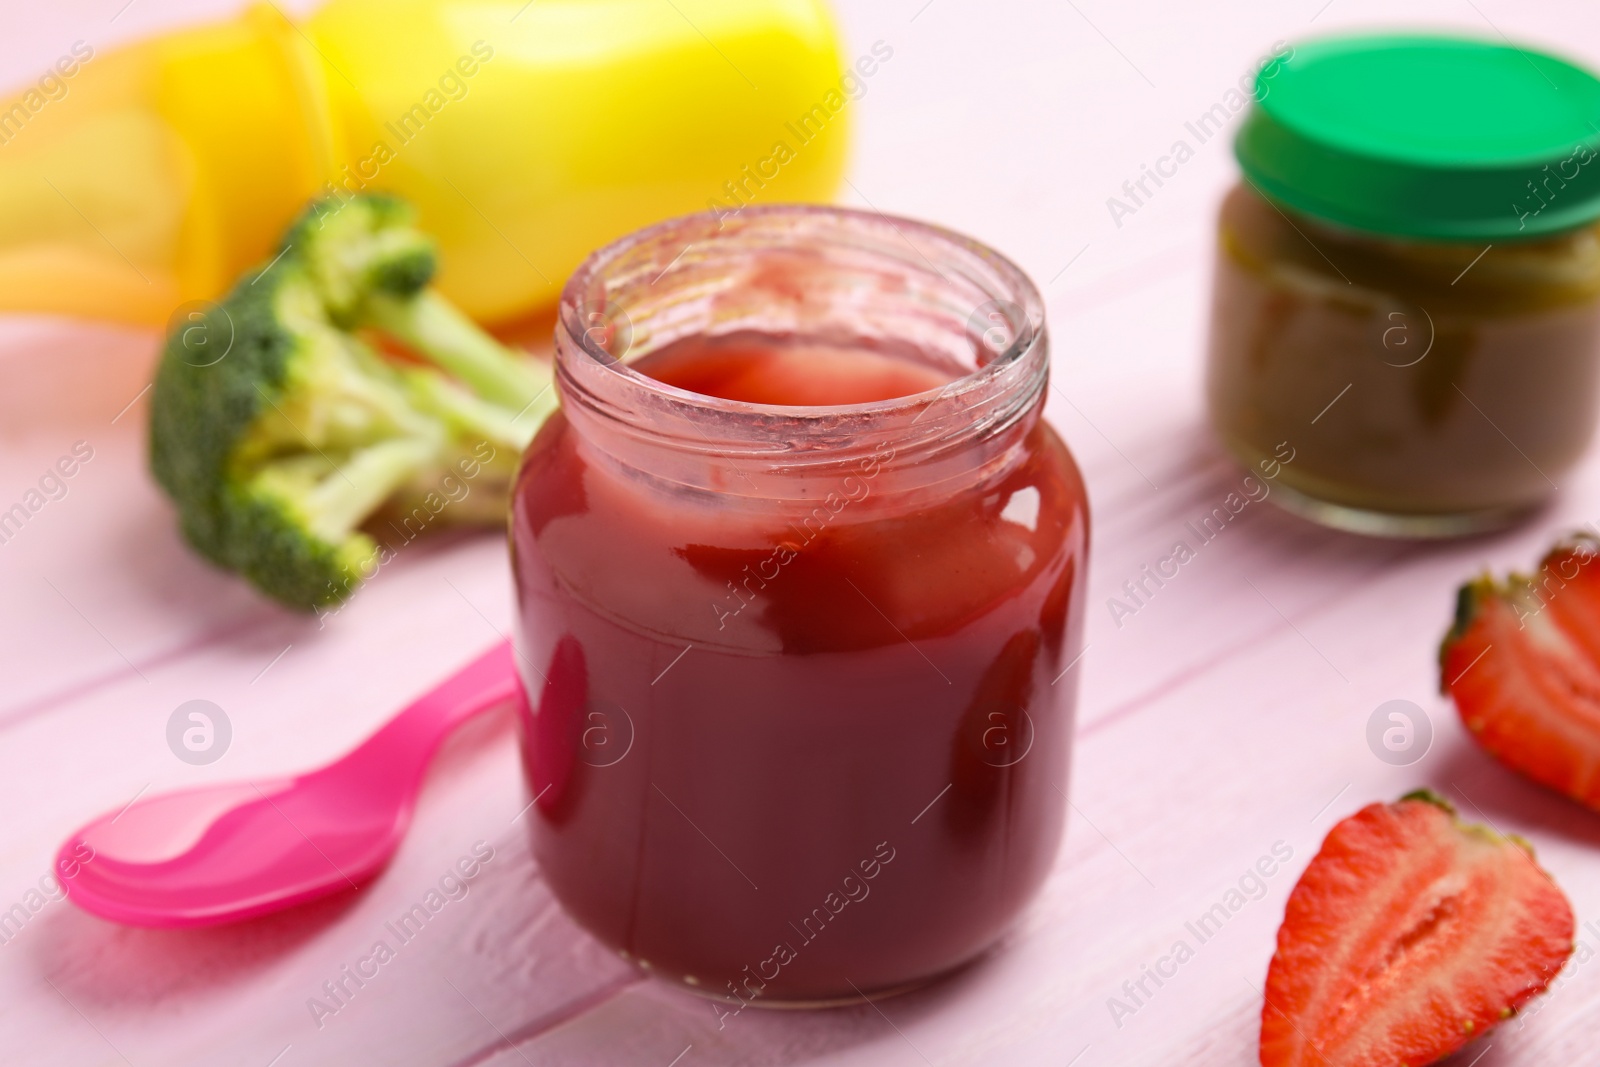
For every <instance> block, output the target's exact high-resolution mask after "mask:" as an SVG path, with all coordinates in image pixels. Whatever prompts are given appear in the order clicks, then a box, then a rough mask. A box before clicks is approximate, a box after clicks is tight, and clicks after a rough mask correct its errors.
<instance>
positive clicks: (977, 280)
mask: <svg viewBox="0 0 1600 1067" xmlns="http://www.w3.org/2000/svg"><path fill="white" fill-rule="evenodd" d="M784 222H788V223H794V224H798V225H805V226H809V227H810V229H811V231H812V236H821V237H823V238H824V239H826V238H827V237H828V236H830V234H831V235H832V236H836V237H837V236H843V235H846V234H848V233H849V232H851V231H852V230H855V231H859V232H863V233H868V234H872V235H875V236H877V237H879V238H891V237H892V238H893V240H894V241H896V242H898V244H899V245H900V246H901V247H903V248H905V249H908V250H909V251H910V252H911V253H914V254H915V257H916V260H908V261H910V262H916V261H920V262H921V264H922V265H923V266H925V267H926V268H931V270H932V271H933V272H934V273H935V274H937V275H939V276H941V277H945V278H946V281H948V280H949V279H948V277H947V276H946V275H945V269H951V270H955V271H958V272H960V273H961V274H962V275H963V276H964V278H965V280H966V281H967V282H968V283H969V284H971V285H974V286H977V287H978V288H980V289H982V288H983V282H987V283H988V290H989V291H990V292H991V296H990V299H989V301H988V303H992V304H995V305H996V307H997V311H996V313H998V314H1001V315H1003V316H1004V317H1005V320H1006V325H1007V326H1009V327H1010V330H1009V333H1010V337H1009V342H1008V343H1007V344H1006V345H1005V346H1004V347H1003V348H1001V349H1000V350H999V351H994V350H993V349H988V351H989V353H990V354H989V356H988V358H981V357H980V358H979V360H978V364H977V366H976V367H975V369H973V370H972V371H970V372H968V373H966V374H963V375H961V376H960V377H957V378H954V379H952V380H951V381H949V382H948V383H946V384H945V385H943V386H941V387H938V388H933V389H928V390H924V391H921V392H917V393H910V394H906V395H904V396H898V397H892V398H889V399H886V400H877V401H870V402H865V403H856V404H836V405H780V404H762V403H754V402H750V401H741V400H728V399H724V398H721V397H715V396H710V395H708V394H704V393H697V392H693V391H691V390H687V389H682V388H679V387H677V386H673V385H669V384H667V383H665V382H662V381H659V380H657V379H655V378H652V377H650V376H649V375H646V374H643V373H641V372H640V371H638V370H636V369H634V368H633V367H632V366H630V365H629V363H628V362H627V361H626V360H625V359H624V358H622V357H624V356H626V354H627V353H626V350H624V351H623V352H621V353H618V354H616V355H613V354H612V353H611V352H610V351H609V350H607V348H606V347H605V344H604V343H602V342H601V341H598V340H596V338H595V337H594V336H592V334H593V333H594V331H593V330H592V329H590V328H589V327H588V326H587V325H586V323H585V321H584V318H585V315H586V314H591V315H592V314H595V313H596V312H595V310H594V309H595V308H596V307H597V306H600V307H602V311H601V312H599V313H600V314H602V315H603V316H606V315H611V314H613V312H612V311H611V310H610V309H609V308H607V307H606V306H605V305H604V301H605V288H604V286H605V280H606V278H607V277H608V275H609V274H610V273H611V272H612V271H613V270H614V268H615V267H616V266H617V265H618V264H620V263H623V262H624V261H626V260H627V259H628V257H630V256H633V255H636V254H637V253H638V252H639V251H640V250H641V249H644V248H646V247H648V246H650V245H652V244H654V243H659V242H660V241H661V240H662V239H663V238H664V237H670V236H671V235H674V234H676V235H678V236H680V237H683V238H686V243H685V244H684V248H683V251H682V252H680V253H679V258H681V257H682V255H683V253H684V252H687V251H688V250H689V248H690V247H692V246H693V245H694V244H695V243H697V242H698V241H710V240H715V239H717V238H718V237H719V236H723V235H726V234H728V233H729V232H730V230H731V231H738V230H741V229H744V230H749V229H751V228H753V227H759V226H762V225H771V224H773V223H784ZM830 227H831V230H830ZM913 237H915V238H916V239H917V241H919V242H921V243H922V244H923V245H924V246H925V247H920V248H919V247H918V245H917V244H916V243H913V240H912V238H913ZM691 238H692V239H691ZM930 253H931V254H932V255H931V256H930ZM941 262H942V267H941ZM676 264H677V260H676V259H674V260H673V261H672V262H670V263H668V264H667V266H666V267H665V268H664V269H663V270H662V271H661V273H660V275H659V276H658V277H657V278H656V279H655V280H656V281H659V280H660V278H661V277H665V276H667V275H669V274H670V273H671V272H672V271H673V269H674V267H675V266H676ZM651 284H654V283H653V282H652V283H651ZM985 306H987V305H986V304H979V305H975V307H974V315H977V314H978V313H979V312H980V311H981V310H982V309H983V307H985ZM626 310H627V309H626V306H623V307H622V311H623V312H624V313H626ZM556 333H557V341H558V344H557V355H556V359H557V363H558V370H561V369H565V370H566V371H569V372H578V373H580V374H581V373H583V372H582V370H581V369H580V368H579V367H578V366H575V364H577V363H579V362H580V361H581V363H582V364H586V365H587V368H588V369H598V371H599V373H600V374H603V375H605V376H606V379H607V380H608V384H601V382H599V381H597V380H596V379H597V377H598V376H597V375H594V374H583V376H584V377H585V378H587V379H589V380H590V382H591V384H594V385H596V386H597V387H599V388H608V387H609V388H614V389H619V390H621V391H623V392H625V393H628V394H631V395H632V396H633V397H634V398H635V399H642V398H646V397H648V398H649V399H651V400H654V401H655V402H656V404H658V405H659V404H665V405H667V406H669V407H671V408H674V409H677V410H678V411H679V412H680V413H685V414H689V413H693V412H695V411H698V412H702V413H705V414H707V415H714V416H715V417H716V419H717V420H718V421H719V422H720V423H721V424H723V425H727V424H728V423H729V420H732V421H733V422H734V423H736V424H737V423H748V424H751V425H754V426H759V427H760V428H761V429H762V430H763V431H766V432H771V431H772V430H774V429H776V428H778V427H779V426H788V427H791V428H795V429H798V430H800V431H801V432H805V428H806V427H813V428H815V427H826V428H827V430H828V431H829V432H830V433H840V432H843V433H849V432H852V430H853V429H855V428H865V427H867V426H870V425H874V424H881V423H882V422H884V421H885V420H890V419H893V418H895V417H897V416H901V415H905V414H912V415H915V416H916V417H917V418H920V417H921V414H922V413H923V412H925V411H926V410H928V409H929V408H930V407H931V406H932V405H933V404H934V403H936V402H938V401H942V400H947V399H950V398H952V397H954V398H963V397H968V398H970V397H971V396H972V395H973V394H975V393H983V392H986V391H994V390H996V389H997V388H1003V387H1004V386H1005V385H1006V384H1007V380H1008V379H1009V378H1017V377H1022V378H1034V377H1038V378H1039V379H1040V382H1039V384H1040V386H1041V387H1042V385H1043V380H1042V379H1043V374H1044V372H1045V371H1046V370H1047V364H1048V343H1047V339H1046V331H1045V326H1044V301H1043V298H1042V296H1041V295H1040V293H1039V291H1038V288H1037V287H1036V286H1035V285H1034V283H1033V282H1032V280H1031V279H1030V278H1029V277H1028V276H1027V274H1026V273H1025V272H1024V271H1023V270H1022V269H1021V268H1020V267H1019V266H1017V265H1016V264H1015V263H1014V262H1012V261H1011V260H1010V259H1008V258H1007V257H1005V256H1004V255H1002V254H1001V253H999V252H997V251H995V250H994V249H992V248H990V247H989V246H987V245H985V244H983V243H981V242H979V241H976V240H974V239H972V238H970V237H967V236H965V235H963V234H960V233H957V232H955V231H953V230H949V229H946V228H944V227H941V226H937V225H934V224H931V223H926V222H921V221H917V220H914V219H907V218H903V217H898V216H890V215H886V214H884V213H882V212H878V211H864V210H860V209H856V208H847V207H835V206H831V205H817V204H772V205H760V206H756V205H751V206H749V207H745V208H743V209H741V210H739V211H737V212H719V211H705V212H698V213H694V214H690V215H683V216H678V217H676V218H672V219H667V220H665V221H662V222H658V223H655V224H653V225H651V226H647V227H645V228H644V229H641V230H637V231H635V232H633V233H631V234H628V235H627V236H625V237H622V238H619V239H618V240H616V241H613V242H611V243H610V244H608V245H605V246H603V247H601V248H599V249H597V250H596V251H594V252H592V253H590V255H589V256H588V257H587V258H586V259H584V261H583V262H582V263H581V264H580V265H579V266H578V268H577V270H575V271H574V272H573V274H572V275H571V277H570V278H569V279H568V280H567V283H566V285H565V286H564V287H563V289H562V294H561V300H560V305H559V309H558V317H557V329H556ZM562 342H565V343H562ZM1019 371H1021V372H1025V373H1022V374H1020V375H1019V373H1018V372H1019ZM558 377H560V376H559V375H558ZM564 384H568V385H570V384H572V382H571V379H570V377H569V378H567V379H565V381H564ZM960 407H961V405H959V404H957V405H954V408H955V409H956V410H960Z"/></svg>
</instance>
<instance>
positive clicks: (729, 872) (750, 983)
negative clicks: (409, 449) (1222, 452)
mask: <svg viewBox="0 0 1600 1067" xmlns="http://www.w3.org/2000/svg"><path fill="white" fill-rule="evenodd" d="M556 332H557V381H558V384H559V387H560V390H561V398H562V410H561V412H560V413H558V414H557V415H556V416H554V417H553V418H552V419H551V420H550V422H549V423H548V424H547V425H546V426H545V428H544V429H543V430H541V432H540V434H539V436H538V438H537V439H536V440H535V441H534V443H533V445H532V446H531V448H530V449H529V452H528V454H527V456H526V458H525V459H524V465H523V469H522V472H521V475H520V478H519V483H518V486H517V489H516V493H515V496H514V503H513V508H512V520H511V522H512V526H511V536H512V547H513V563H514V567H515V573H516V587H517V596H518V636H517V645H518V649H519V652H520V655H519V660H520V662H521V664H522V669H523V673H524V682H525V684H526V688H527V692H528V695H529V701H528V710H527V712H526V714H525V716H524V718H523V723H522V729H523V734H522V736H523V756H524V764H525V767H526V771H527V775H528V779H529V784H530V788H531V790H532V795H533V796H534V798H535V801H536V802H535V804H534V805H533V812H532V815H531V824H532V835H533V843H534V850H535V853H536V855H537V857H538V859H539V862H540V865H541V868H542V871H543V873H544V876H545V877H546V879H547V880H548V881H549V884H550V885H551V887H552V888H553V890H554V891H555V893H556V894H557V896H558V897H559V898H560V900H561V902H562V904H563V905H564V906H565V907H566V908H567V910H568V911H569V912H570V913H571V914H572V915H573V916H574V917H575V918H576V919H577V920H578V921H579V922H580V923H581V924H582V925H583V926H585V927H586V928H587V929H588V930H589V931H590V932H592V933H593V934H594V935H595V936H596V937H598V938H600V939H601V940H602V941H604V942H605V943H607V944H609V945H611V946H612V947H613V948H615V949H617V950H618V951H619V952H621V953H623V954H624V955H625V956H627V957H628V958H630V959H632V960H635V961H637V962H638V964H639V965H640V966H641V967H645V968H647V969H649V970H651V971H652V972H654V973H657V974H659V975H661V976H664V977H666V978H669V979H672V980H675V981H678V982H682V983H684V984H685V985H687V986H689V987H690V988H692V989H695V990H697V991H699V992H702V993H705V994H707V995H710V996H714V997H719V998H722V999H724V1000H725V1001H726V1002H727V1004H728V1007H727V1009H726V1010H728V1011H737V1010H742V1007H743V1005H745V1004H747V1003H754V1004H774V1003H826V1002H829V1001H833V1000H838V999H848V998H854V997H856V996H857V995H858V994H859V993H861V992H865V993H868V994H871V993H873V992H874V991H875V990H876V991H889V990H895V989H900V988H906V987H908V986H911V985H915V984H917V983H920V982H923V981H926V980H928V979H930V978H932V977H934V976H937V975H938V974H940V973H942V972H944V971H948V970H949V969H951V968H953V967H955V966H958V965H959V964H961V963H963V962H964V961H966V960H968V959H971V958H972V957H973V956H974V955H976V954H978V953H980V952H982V951H983V950H984V949H985V948H986V947H988V946H989V945H991V944H992V943H993V942H994V941H995V940H996V939H997V938H998V937H999V936H1000V934H1001V933H1002V932H1003V931H1004V930H1005V929H1006V927H1007V926H1008V924H1009V923H1010V922H1011V920H1012V919H1013V918H1014V917H1015V916H1016V914H1017V912H1018V911H1019V909H1021V907H1022V906H1023V905H1024V904H1025V903H1026V901H1027V900H1028V899H1029V898H1030V897H1031V896H1032V895H1033V893H1034V892H1035V890H1036V889H1037V888H1038V886H1039V885H1040V883H1041V881H1042V880H1043V878H1044V876H1045V874H1046V872H1047V871H1048V870H1049V868H1050V865H1051V862H1052V859H1053V857H1054V855H1055V851H1056V847H1057V844H1058V840H1059V837H1060V834H1061V828H1062V821H1063V808H1064V806H1065V805H1064V802H1063V799H1062V794H1061V792H1059V790H1064V789H1065V788H1066V775H1067V769H1068V766H1067V764H1068V759H1067V757H1068V746H1069V742H1070V735H1071V722H1072V709H1073V688H1074V680H1075V678H1076V672H1073V673H1066V674H1064V673H1063V672H1065V671H1066V669H1067V668H1068V667H1069V666H1070V665H1071V664H1072V662H1073V659H1074V657H1075V656H1076V655H1077V650H1078V647H1079V643H1080V639H1081V638H1080V629H1081V622H1080V620H1081V610H1082V597H1083V582H1084V574H1085V570H1084V568H1085V563H1086V560H1085V553H1086V552H1087V543H1088V514H1087V505H1086V501H1085V497H1084V491H1083V485H1082V482H1081V480H1080V478H1079V475H1078V472H1077V469H1076V467H1075V466H1074V464H1073V461H1072V459H1071V457H1070V456H1069V455H1068V453H1067V451H1066V448H1065V447H1064V446H1063V445H1062V443H1061V441H1060V440H1059V439H1058V438H1057V437H1056V435H1055V434H1054V433H1053V432H1052V431H1051V430H1050V428H1049V427H1048V426H1047V425H1046V424H1045V423H1044V422H1043V421H1042V419H1041V410H1042V408H1043V400H1044V386H1045V382H1046V375H1047V370H1048V351H1047V342H1046V337H1045V332H1044V328H1043V307H1042V305H1041V302H1040V299H1039V295H1038V293H1037V292H1036V291H1035V289H1034V287H1033V286H1032V284H1031V283H1030V282H1029V281H1028V280H1027V278H1026V277H1024V276H1023V275H1022V273H1021V272H1020V271H1018V270H1017V268H1016V267H1014V266H1013V265H1012V264H1010V263H1009V262H1007V261H1006V260H1004V259H1002V258H1001V257H999V256H998V255H996V254H995V253H993V252H991V251H989V250H987V249H985V248H983V247H982V246H979V245H977V244H975V243H973V242H971V241H968V240H965V239H963V238H960V237H958V236H956V235H953V234H950V233H947V232H944V231H940V230H936V229H933V228H931V227H927V226H922V225H918V224H915V223H912V222H908V221H905V220H889V219H887V218H884V217H882V216H876V215H868V214H862V213H856V212H850V211H844V210H837V209H826V208H802V207H776V208H765V209H747V210H745V211H743V212H741V213H740V214H738V215H736V216H732V217H728V218H724V219H722V220H720V221H719V219H718V218H717V217H716V216H713V215H703V216H692V217H689V218H686V219H682V220H677V221H673V222H668V223H663V224H661V225H659V226H656V227H653V228H651V229H647V230H644V231H642V232H640V233H638V234H635V235H633V236H631V237H628V238H625V239H624V240H622V241H620V242H617V243H616V244H613V245H611V246H609V247H607V248H605V249H603V250H601V251H600V252H597V253H596V254H595V255H594V256H592V257H591V258H590V259H589V260H588V261H587V262H586V263H585V264H584V265H583V266H582V267H581V268H580V269H579V270H578V272H577V273H576V274H575V275H574V276H573V277H572V279H571V280H570V281H569V282H568V284H567V287H566V290H565V292H564V294H563V297H562V303H561V309H560V322H559V325H558V327H557V331H556ZM674 383H676V384H674ZM691 385H692V386H694V387H695V388H690V387H689V386H691ZM730 397H731V398H730Z"/></svg>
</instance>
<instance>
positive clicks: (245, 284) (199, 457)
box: [150, 195, 556, 610]
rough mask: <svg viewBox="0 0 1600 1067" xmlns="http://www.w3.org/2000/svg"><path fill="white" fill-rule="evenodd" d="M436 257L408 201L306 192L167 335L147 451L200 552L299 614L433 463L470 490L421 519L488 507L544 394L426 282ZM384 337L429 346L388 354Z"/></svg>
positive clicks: (338, 577) (543, 373)
mask: <svg viewBox="0 0 1600 1067" xmlns="http://www.w3.org/2000/svg"><path fill="white" fill-rule="evenodd" d="M435 264H436V260H435V254H434V249H433V244H432V242H430V241H429V240H428V238H427V237H426V236H425V235H423V234H422V233H421V232H419V231H418V230H417V229H416V228H415V227H414V225H413V224H412V213H411V210H410V208H409V206H408V205H406V204H405V203H404V202H402V201H399V200H396V199H394V198H392V197H387V196H374V195H365V196H358V197H355V198H353V199H350V200H346V201H343V202H340V201H319V202H317V203H314V204H312V205H311V206H310V208H308V209H307V211H306V212H305V214H304V215H303V216H302V217H301V218H300V219H299V220H298V221H297V222H296V223H295V224H294V226H293V227H291V229H290V230H289V232H288V233H287V234H286V236H285V239H284V243H283V245H282V247H281V250H280V254H279V255H278V257H277V258H276V259H274V260H273V261H272V262H271V263H270V264H268V265H267V266H266V267H264V268H261V269H259V270H256V271H252V272H251V273H249V274H247V275H246V276H245V277H243V278H241V279H240V280H239V282H238V284H237V285H236V287H235V288H234V290H233V291H232V292H231V293H230V294H229V295H228V296H227V297H225V298H224V299H223V300H222V302H221V303H219V304H217V305H215V306H213V307H211V308H209V309H208V310H207V311H206V312H205V313H204V315H203V318H202V319H201V320H200V321H198V322H191V323H189V324H187V325H185V326H182V327H180V328H178V329H175V330H174V331H173V333H172V335H171V336H170V337H168V339H167V343H166V348H165V350H164V352H163V354H162V359H161V364H160V367H159V369H158V370H157V372H156V378H155V388H154V391H153V395H152V406H151V422H150V466H151V469H152V471H153V472H154V474H155V477H156V480H157V481H158V482H159V483H160V484H161V486H162V488H163V489H165V490H166V492H167V493H168V495H169V496H171V497H172V499H173V501H174V502H175V503H176V504H177V507H178V515H179V521H180V523H181V526H182V529H183V533H184V536H185V537H186V538H187V539H188V541H189V543H190V544H191V545H193V546H194V547H195V548H196V549H197V550H198V551H199V552H200V553H201V554H202V555H204V556H206V557H207V558H208V559H210V560H212V561H213V562H215V563H217V564H218V565H220V566H222V567H225V568H227V569H228V570H232V571H236V572H238V573H239V574H241V575H243V576H244V577H245V578H247V579H249V580H250V581H251V582H252V583H254V584H255V586H256V587H257V588H259V589H260V590H261V591H262V592H264V593H266V594H267V595H269V596H271V597H273V598H274V599H276V600H279V601H281V602H283V603H284V604H287V605H289V606H291V607H294V608H299V609H302V610H314V609H316V608H319V607H323V606H325V605H329V604H335V603H338V602H340V601H342V600H344V599H345V598H346V597H347V596H349V595H350V593H351V592H352V591H353V590H354V589H355V588H356V586H358V585H359V584H360V582H361V581H362V579H363V577H365V576H367V575H369V574H370V573H371V571H372V570H373V568H374V567H375V566H376V564H377V561H378V559H379V558H380V548H379V545H378V543H377V541H375V540H374V539H373V538H372V537H371V536H370V535H369V534H367V533H365V532H363V530H362V527H363V525H364V524H367V523H369V521H371V520H372V519H373V518H374V517H375V516H377V515H379V514H380V513H382V512H384V511H385V510H388V511H393V512H396V513H399V512H404V511H409V510H411V509H413V508H415V507H418V506H420V504H421V503H422V502H424V501H429V502H430V503H431V502H432V501H438V500H440V499H441V498H440V496H439V488H440V486H441V484H442V483H443V484H451V483H448V482H446V481H445V479H446V478H447V476H450V475H452V474H454V475H456V477H457V483H462V482H463V481H464V480H470V489H469V490H468V493H469V494H470V495H471V496H472V497H474V499H473V502H472V505H471V506H467V507H444V508H440V509H435V508H433V507H429V508H428V509H427V510H426V511H425V512H424V514H425V515H426V516H428V519H429V520H430V521H431V520H433V519H434V517H435V513H436V512H437V521H438V522H440V523H444V522H464V521H465V522H498V521H503V519H504V515H505V505H506V498H507V494H508V493H509V489H510V485H511V480H512V477H513V475H514V473H515V465H516V462H517V458H518V457H519V455H520V454H521V452H522V450H523V448H525V447H526V445H527V443H528V441H529V440H531V439H532V437H533V433H534V431H535V430H536V429H537V428H538V426H539V425H540V424H541V423H542V422H543V421H544V418H545V417H546V416H547V415H548V414H549V413H550V411H552V410H553V409H554V408H555V405H556V397H555V391H554V389H553V388H552V382H551V376H550V372H549V370H548V369H545V368H543V367H541V366H540V365H539V364H537V363H536V362H534V361H533V360H531V359H528V358H524V357H523V356H521V355H520V354H518V353H515V352H513V351H512V350H510V349H508V348H506V347H505V346H503V345H501V344H500V343H499V342H497V341H495V340H494V339H493V338H491V337H489V336H488V335H487V334H485V333H484V332H483V331H482V330H480V329H479V328H478V327H477V326H476V325H474V324H473V323H472V322H471V321H470V320H469V319H467V318H466V317H465V316H464V315H462V314H461V313H460V312H459V311H457V310H456V309H455V308H454V307H452V306H451V305H450V304H449V303H447V302H446V301H445V300H444V299H443V298H442V297H440V296H439V295H438V294H437V293H436V292H435V291H433V290H432V289H430V288H429V287H428V283H429V281H430V280H431V279H432V277H433V273H434V269H435ZM384 334H387V335H388V336H389V337H390V338H391V339H393V340H396V341H399V342H400V343H401V345H402V346H403V347H404V348H405V349H406V350H407V351H408V352H409V353H411V354H414V355H415V356H417V357H419V358H420V359H421V360H423V361H425V362H423V363H418V362H414V361H409V360H404V359H399V358H391V357H390V356H388V355H386V354H384V353H383V352H382V351H380V347H379V346H378V345H377V344H375V343H374V342H375V341H376V340H377V339H378V337H379V336H380V335H384ZM197 339H198V341H201V342H203V344H201V343H197ZM219 353H220V354H219ZM424 524H426V523H424ZM407 529H408V530H409V526H408V527H407Z"/></svg>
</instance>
